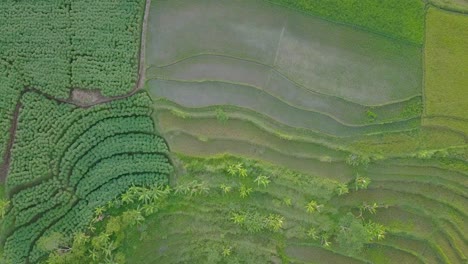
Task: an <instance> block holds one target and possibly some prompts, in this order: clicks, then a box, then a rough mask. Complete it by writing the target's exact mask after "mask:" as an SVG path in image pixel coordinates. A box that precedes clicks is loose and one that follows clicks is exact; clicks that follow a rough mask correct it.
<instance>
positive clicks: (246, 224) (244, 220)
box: [231, 211, 284, 233]
mask: <svg viewBox="0 0 468 264" xmlns="http://www.w3.org/2000/svg"><path fill="white" fill-rule="evenodd" d="M231 220H232V222H234V223H235V224H238V225H239V226H241V227H242V228H244V229H246V230H247V231H248V232H249V233H258V232H261V231H264V230H269V231H271V232H278V231H280V230H281V229H282V228H283V225H284V217H283V216H281V215H279V214H269V215H263V214H261V213H259V212H248V211H240V212H233V213H232V214H231Z"/></svg>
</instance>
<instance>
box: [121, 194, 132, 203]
mask: <svg viewBox="0 0 468 264" xmlns="http://www.w3.org/2000/svg"><path fill="white" fill-rule="evenodd" d="M120 200H121V201H122V203H124V204H130V203H133V195H132V194H131V192H125V193H124V194H122V196H121V197H120Z"/></svg>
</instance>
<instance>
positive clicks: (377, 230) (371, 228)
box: [365, 221, 386, 240]
mask: <svg viewBox="0 0 468 264" xmlns="http://www.w3.org/2000/svg"><path fill="white" fill-rule="evenodd" d="M365 228H366V230H367V233H368V234H369V235H370V236H371V238H372V239H375V238H377V240H382V239H384V238H385V234H386V231H385V227H384V226H383V225H381V224H377V223H374V222H371V221H369V222H368V223H367V224H366V225H365Z"/></svg>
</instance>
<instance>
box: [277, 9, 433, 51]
mask: <svg viewBox="0 0 468 264" xmlns="http://www.w3.org/2000/svg"><path fill="white" fill-rule="evenodd" d="M268 1H270V2H273V3H277V4H281V5H284V6H290V7H292V8H296V9H300V10H302V11H305V12H307V13H311V14H313V15H317V16H319V17H323V18H325V19H329V20H332V21H337V22H341V23H346V24H351V25H356V26H358V27H362V28H365V29H368V30H371V31H374V32H377V33H380V34H384V35H387V36H390V37H394V38H398V39H404V40H407V41H410V42H414V43H416V44H419V45H421V44H422V42H423V36H424V3H423V2H422V1H419V0H388V1H378V0H268Z"/></svg>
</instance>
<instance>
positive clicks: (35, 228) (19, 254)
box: [4, 203, 72, 263]
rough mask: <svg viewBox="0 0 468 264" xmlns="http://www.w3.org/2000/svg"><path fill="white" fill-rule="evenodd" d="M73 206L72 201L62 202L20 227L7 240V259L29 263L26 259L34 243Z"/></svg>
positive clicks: (5, 249) (5, 251)
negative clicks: (32, 221) (30, 222)
mask: <svg viewBox="0 0 468 264" xmlns="http://www.w3.org/2000/svg"><path fill="white" fill-rule="evenodd" d="M71 206H72V205H71V204H70V203H68V204H61V205H60V206H57V207H56V208H55V209H53V210H50V211H48V212H46V213H45V214H43V215H42V216H41V217H40V218H39V219H37V220H36V221H35V222H34V223H33V224H30V225H25V226H22V227H20V228H18V229H17V230H16V231H15V232H14V233H13V234H12V235H11V236H9V237H8V238H7V240H6V242H5V245H4V256H5V258H6V260H7V261H10V262H11V263H27V261H26V259H27V258H28V254H29V251H30V247H31V246H32V244H33V243H34V242H35V241H36V240H37V239H38V238H39V237H40V236H41V234H42V232H43V230H45V229H46V228H47V227H49V226H50V225H51V224H52V223H53V222H54V221H57V219H60V218H61V217H62V216H63V215H64V214H65V213H66V212H67V211H68V210H70V209H71Z"/></svg>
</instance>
